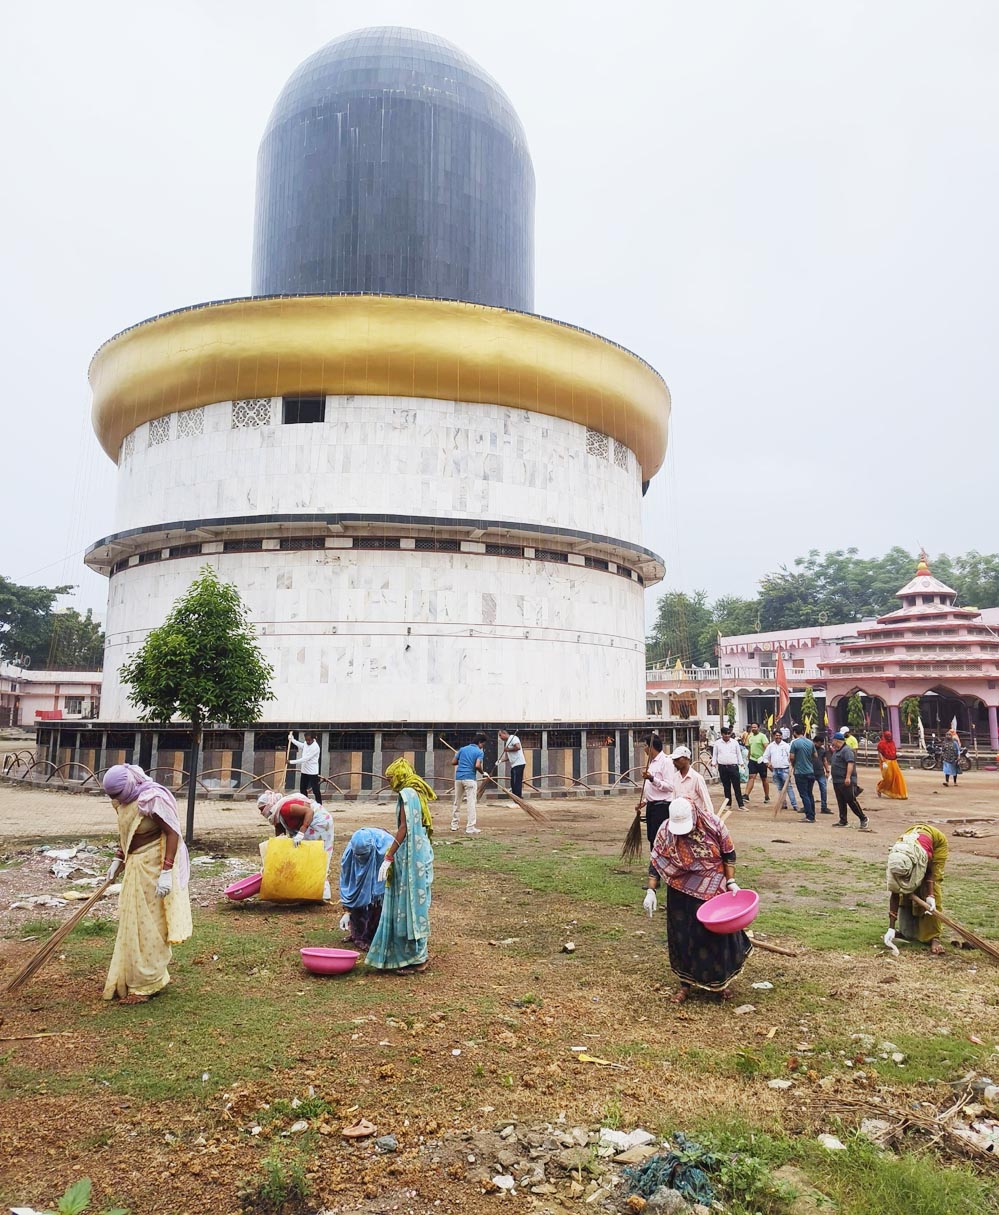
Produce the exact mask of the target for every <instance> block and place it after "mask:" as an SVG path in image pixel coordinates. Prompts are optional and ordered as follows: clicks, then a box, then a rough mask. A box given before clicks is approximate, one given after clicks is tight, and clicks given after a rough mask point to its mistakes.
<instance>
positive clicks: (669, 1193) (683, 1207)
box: [648, 1185, 690, 1215]
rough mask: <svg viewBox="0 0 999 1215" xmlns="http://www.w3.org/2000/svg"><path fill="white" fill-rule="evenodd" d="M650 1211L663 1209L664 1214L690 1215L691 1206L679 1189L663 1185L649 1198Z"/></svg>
mask: <svg viewBox="0 0 999 1215" xmlns="http://www.w3.org/2000/svg"><path fill="white" fill-rule="evenodd" d="M648 1209H649V1210H650V1211H662V1212H663V1215H690V1207H689V1206H688V1205H687V1201H686V1199H685V1198H684V1196H683V1195H682V1194H681V1193H680V1191H679V1190H671V1189H670V1188H669V1186H666V1185H661V1186H660V1187H659V1189H658V1190H656V1192H655V1193H654V1194H653V1195H652V1197H651V1198H650V1199H649V1204H648Z"/></svg>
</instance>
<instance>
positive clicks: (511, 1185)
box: [493, 1173, 517, 1191]
mask: <svg viewBox="0 0 999 1215" xmlns="http://www.w3.org/2000/svg"><path fill="white" fill-rule="evenodd" d="M493 1185H494V1186H495V1187H496V1188H497V1189H498V1190H511V1191H512V1190H513V1189H515V1187H516V1185H517V1183H516V1182H515V1181H514V1179H513V1178H512V1177H511V1176H510V1175H509V1173H500V1175H499V1176H498V1177H494V1178H493Z"/></svg>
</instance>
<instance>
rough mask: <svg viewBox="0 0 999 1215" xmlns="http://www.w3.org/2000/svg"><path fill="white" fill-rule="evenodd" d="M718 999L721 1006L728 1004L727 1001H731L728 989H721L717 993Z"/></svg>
mask: <svg viewBox="0 0 999 1215" xmlns="http://www.w3.org/2000/svg"><path fill="white" fill-rule="evenodd" d="M718 998H719V999H720V1000H721V1002H722V1003H723V1004H726V1003H728V1001H729V1000H731V999H732V993H731V991H729V989H728V988H727V987H723V988H722V989H721V991H720V992H719V993H718Z"/></svg>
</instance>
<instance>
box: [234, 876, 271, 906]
mask: <svg viewBox="0 0 999 1215" xmlns="http://www.w3.org/2000/svg"><path fill="white" fill-rule="evenodd" d="M263 880H264V875H263V874H262V873H254V874H252V875H251V876H250V877H247V878H240V879H239V881H238V882H233V884H232V885H231V886H226V888H225V893H226V898H229V899H232V901H233V902H234V903H238V902H239V901H240V899H249V898H252V897H253V896H254V895H255V894H259V893H260V883H261V882H262V881H263Z"/></svg>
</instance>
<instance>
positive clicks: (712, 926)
mask: <svg viewBox="0 0 999 1215" xmlns="http://www.w3.org/2000/svg"><path fill="white" fill-rule="evenodd" d="M759 910H760V896H759V895H758V894H757V893H756V891H755V890H736V891H735V893H731V892H729V891H727V890H726V891H725V892H724V893H723V894H716V895H715V897H714V898H713V899H708V900H707V902H705V903H702V904H701V905H700V907H698V909H697V918H698V919H699V920H700V921H701V923H702V924H703V925H704V927H705V928H706V929H707V930H708V932H719V933H727V932H741V931H742V930H743V928H748V927H749V925H750V924H752V922H753V920H755V919H756V917H757V915H758V914H759Z"/></svg>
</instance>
